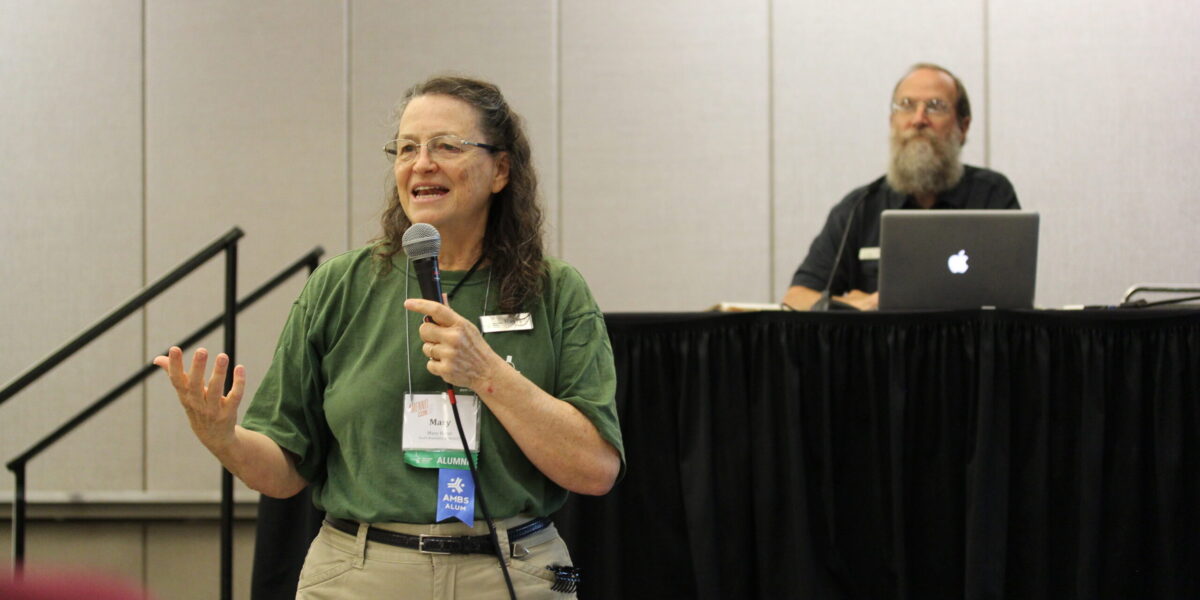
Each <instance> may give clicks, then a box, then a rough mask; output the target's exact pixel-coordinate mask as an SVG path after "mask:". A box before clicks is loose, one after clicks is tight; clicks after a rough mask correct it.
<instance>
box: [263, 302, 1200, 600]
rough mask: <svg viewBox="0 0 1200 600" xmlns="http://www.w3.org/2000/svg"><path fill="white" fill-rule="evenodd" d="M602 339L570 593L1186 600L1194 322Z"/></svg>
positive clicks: (736, 330)
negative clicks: (598, 396)
mask: <svg viewBox="0 0 1200 600" xmlns="http://www.w3.org/2000/svg"><path fill="white" fill-rule="evenodd" d="M607 322H608V327H609V334H610V336H611V339H612V343H613V352H614V357H615V359H616V365H617V375H618V382H619V383H618V396H617V404H618V409H619V411H620V416H621V425H622V430H623V432H624V439H625V448H626V458H627V466H628V470H627V474H626V476H625V478H624V479H623V480H622V481H621V482H620V483H619V484H618V485H617V486H616V488H615V489H614V490H613V492H612V493H610V494H609V495H607V496H605V497H601V498H591V497H579V496H573V497H572V499H571V500H570V501H569V502H568V504H567V506H566V507H564V508H563V510H562V511H560V512H559V513H558V515H556V522H557V524H558V526H559V528H560V529H561V530H562V532H563V536H564V537H565V538H566V539H567V541H568V543H569V544H570V546H571V548H572V553H573V556H574V559H575V562H576V565H578V566H581V567H582V568H583V569H584V570H585V571H584V578H585V579H584V584H583V586H582V587H581V591H580V597H582V598H714V599H715V598H872V599H875V598H903V599H907V598H921V599H923V598H969V599H983V598H1046V599H1051V598H1054V599H1057V598H1076V597H1078V598H1143V597H1145V598H1148V597H1153V598H1195V597H1200V575H1198V574H1197V572H1200V568H1198V567H1200V549H1198V547H1200V515H1198V514H1197V513H1198V509H1200V401H1198V400H1200V311H1186V310H1174V311H1168V310H1145V311H1117V310H1103V311H1095V312H1093V311H1086V312H1085V311H998V310H979V311H954V312H903V313H899V312H896V313H861V314H858V313H824V314H808V313H743V314H717V313H696V314H690V313H689V314H610V315H608V316H607ZM272 511H275V513H274V514H276V515H278V514H283V513H280V512H279V511H276V510H275V509H271V508H269V507H268V509H267V513H268V514H267V515H266V518H265V520H264V521H263V523H265V524H266V526H267V527H268V531H267V532H266V533H264V534H262V535H263V536H265V537H261V536H260V540H259V546H260V547H262V546H263V544H264V540H269V539H271V538H272V537H273V536H277V534H276V533H271V531H270V529H269V528H270V521H271V519H272V514H273V513H272ZM287 520H288V518H287V517H284V518H283V519H282V521H283V522H286V521H287ZM291 522H292V524H293V528H294V523H295V522H294V521H291ZM263 523H260V525H262V524H263ZM276 529H278V528H276ZM301 545H303V544H301ZM276 548H278V546H276ZM300 557H301V558H302V557H303V548H301V550H300ZM256 568H259V567H256ZM262 568H263V569H267V568H268V567H262ZM256 578H257V577H256ZM293 581H294V579H293ZM256 597H267V596H265V595H263V596H256Z"/></svg>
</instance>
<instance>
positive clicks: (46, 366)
mask: <svg viewBox="0 0 1200 600" xmlns="http://www.w3.org/2000/svg"><path fill="white" fill-rule="evenodd" d="M242 236H243V232H242V230H241V229H239V228H237V227H234V228H233V229H231V230H230V231H229V233H227V234H225V235H224V236H222V237H221V238H218V239H217V240H216V241H214V242H213V243H212V244H210V245H209V246H207V247H205V248H204V249H203V250H201V251H200V252H198V253H197V254H196V255H195V256H193V257H191V258H189V259H188V260H186V261H184V262H183V263H182V264H180V265H179V266H178V267H176V268H175V269H173V270H172V271H171V272H170V273H168V274H167V275H166V276H164V277H163V278H161V279H159V280H158V281H156V282H155V283H153V284H152V285H150V286H148V287H146V288H145V289H143V290H142V291H141V292H139V293H138V294H136V295H135V296H134V297H133V298H131V299H130V300H129V301H127V302H126V303H125V304H122V305H121V306H120V307H119V308H117V309H115V310H114V311H113V312H111V313H109V314H108V315H106V316H105V317H103V318H102V319H101V320H100V321H99V322H98V323H97V324H96V325H94V326H92V327H91V328H89V329H88V330H86V331H85V332H83V333H81V334H80V335H78V336H76V337H75V339H73V340H71V341H70V342H67V344H65V345H64V346H63V347H62V348H60V349H59V350H56V351H55V352H53V353H51V354H50V356H48V357H47V358H45V359H43V360H42V361H41V362H39V363H38V364H37V365H35V366H34V367H32V368H30V369H29V370H27V371H26V372H25V373H22V374H21V375H19V376H18V377H17V378H15V379H14V380H13V381H12V382H11V383H10V384H8V385H7V386H5V388H4V389H3V390H0V402H3V401H4V400H7V399H8V398H11V397H12V396H13V395H15V394H16V393H17V392H19V391H21V389H23V388H24V387H26V386H28V385H29V384H30V383H32V382H33V381H34V380H36V379H37V378H38V377H41V376H42V375H44V374H45V373H47V372H48V371H50V369H52V368H54V367H55V366H57V365H58V364H59V363H61V362H62V361H63V360H65V359H66V358H67V357H69V356H70V355H71V354H73V353H74V352H77V351H78V350H80V349H81V348H83V347H84V346H86V345H87V344H88V343H90V342H91V341H92V340H94V339H95V338H96V337H99V336H100V335H102V334H103V333H104V332H105V331H107V330H108V329H110V328H112V327H113V326H114V325H116V324H117V323H118V322H120V320H121V319H123V318H125V317H127V316H129V315H130V314H133V312H134V311H135V310H137V309H138V308H140V307H142V306H144V305H145V304H146V303H148V302H149V301H150V300H152V299H153V298H154V297H155V296H157V295H158V294H160V293H161V292H163V291H164V290H166V289H167V288H169V287H170V286H171V285H174V284H175V283H177V282H178V281H179V280H181V279H182V278H183V277H185V276H187V275H188V274H189V273H191V272H192V271H194V270H196V269H197V268H199V267H200V266H201V265H202V264H204V263H205V262H207V261H208V260H209V259H211V258H213V257H214V256H216V255H217V254H219V253H221V252H224V253H225V258H226V260H225V310H224V311H223V312H222V313H221V314H220V315H217V316H216V317H214V318H213V319H211V320H209V321H208V322H207V323H205V324H204V325H203V326H201V327H200V328H199V329H197V330H196V331H195V332H193V333H192V334H190V335H188V336H187V337H186V338H184V339H183V340H182V341H180V342H179V343H178V344H176V345H177V346H180V347H184V348H186V347H189V346H191V345H193V344H195V343H197V342H198V341H200V340H201V339H202V338H203V337H204V336H206V335H208V334H210V333H212V332H213V331H214V330H216V328H217V327H218V326H221V325H224V330H225V353H226V354H228V355H229V361H230V363H231V364H235V357H234V349H235V345H236V327H237V324H236V315H237V313H239V312H241V311H242V310H244V309H246V308H248V307H250V306H251V305H253V304H254V303H255V302H257V301H258V300H259V299H261V298H262V297H263V296H265V295H266V294H267V293H269V292H270V291H272V290H274V289H275V288H277V287H278V286H280V285H281V284H283V283H284V282H285V281H286V280H288V279H289V278H291V277H292V276H293V275H295V274H296V273H297V272H299V271H300V270H301V269H304V268H307V269H308V272H309V273H312V271H313V269H315V268H316V266H317V264H318V261H319V259H320V257H321V256H322V255H323V254H324V253H325V251H324V249H323V248H321V247H320V246H317V247H315V248H313V249H312V250H311V251H309V252H308V253H307V254H305V255H303V256H302V257H300V258H299V259H297V260H296V261H295V262H293V263H292V264H291V265H288V266H287V267H286V268H284V269H283V270H282V271H280V272H279V273H278V274H276V275H275V276H274V277H272V278H271V279H269V280H267V281H266V282H265V283H263V284H262V285H261V286H259V287H258V288H257V289H255V290H254V291H253V292H251V293H250V294H249V295H247V296H246V297H245V298H243V299H242V300H241V301H236V297H237V289H236V285H237V283H236V279H237V240H238V239H239V238H241V237H242ZM157 369H158V367H157V366H155V365H154V363H153V362H151V363H148V364H146V365H144V366H143V367H142V368H141V369H139V370H138V371H137V372H135V373H134V374H133V375H131V376H130V377H128V378H126V379H125V380H124V381H122V382H121V383H119V384H117V386H116V387H114V388H113V389H112V390H110V391H109V392H108V393H106V394H104V395H103V396H101V397H100V398H99V399H98V400H96V401H95V402H93V403H92V404H91V405H90V406H88V407H87V408H85V409H83V410H82V411H80V412H79V413H78V414H76V415H75V416H74V417H72V418H71V419H69V420H68V421H67V422H65V423H63V424H62V425H61V426H59V427H58V428H57V429H55V430H54V431H53V432H52V433H50V434H49V435H47V436H46V437H45V438H43V439H42V440H40V441H38V442H37V443H35V444H34V445H33V446H31V447H30V448H29V449H28V450H26V451H25V452H23V453H22V454H20V455H19V456H17V457H16V458H14V459H12V460H11V461H9V462H8V464H7V467H8V469H9V470H10V471H12V472H13V474H14V476H15V477H16V490H15V494H14V499H13V500H14V501H13V563H14V570H15V571H16V572H17V573H18V574H19V573H20V572H21V570H22V567H23V562H24V558H25V526H26V503H27V500H26V480H25V471H26V465H27V464H28V462H29V461H30V460H32V459H33V458H35V457H36V456H38V455H39V454H41V453H42V452H43V451H45V450H46V449H47V448H49V447H50V446H52V445H53V444H54V443H56V442H57V441H58V440H59V439H61V438H63V437H64V436H66V435H67V434H68V433H70V432H71V431H73V430H74V429H75V428H77V427H79V426H80V425H82V424H83V423H84V422H86V421H87V420H88V419H90V418H91V417H92V416H94V415H95V414H96V413H98V412H100V410H102V409H104V408H105V407H106V406H108V405H109V404H111V403H112V402H114V401H116V399H117V398H120V397H121V396H122V395H123V394H125V393H126V392H128V391H129V390H130V389H132V388H133V387H134V386H136V385H137V384H138V383H140V382H142V381H143V380H144V379H146V378H147V377H149V376H150V374H152V373H154V371H156V370H157ZM231 386H232V381H226V384H225V392H226V393H228V391H229V388H230V387H231ZM232 572H233V476H232V475H231V474H230V473H229V472H228V471H226V470H224V469H222V476H221V598H223V599H226V598H232V595H233V576H232Z"/></svg>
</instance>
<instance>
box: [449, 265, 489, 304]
mask: <svg viewBox="0 0 1200 600" xmlns="http://www.w3.org/2000/svg"><path fill="white" fill-rule="evenodd" d="M482 263H483V254H480V255H479V258H477V259H475V264H473V265H471V268H470V269H469V270H467V274H466V275H463V278H462V279H459V280H458V283H456V284H454V289H452V290H450V293H449V294H446V301H447V303H449V301H450V300H453V299H454V293H455V292H457V291H458V288H460V287H462V284H464V283H466V282H467V280H468V279H470V278H471V276H472V275H474V274H475V269H478V268H479V265H480V264H482Z"/></svg>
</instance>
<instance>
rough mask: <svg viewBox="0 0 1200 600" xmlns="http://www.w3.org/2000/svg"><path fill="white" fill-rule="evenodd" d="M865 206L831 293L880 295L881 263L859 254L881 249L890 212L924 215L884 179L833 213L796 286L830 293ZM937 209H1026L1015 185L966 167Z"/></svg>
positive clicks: (798, 274) (795, 278)
mask: <svg viewBox="0 0 1200 600" xmlns="http://www.w3.org/2000/svg"><path fill="white" fill-rule="evenodd" d="M860 200H861V201H862V206H861V207H859V209H858V214H857V216H855V218H854V223H853V224H852V226H851V228H850V234H849V236H848V237H847V238H846V249H845V250H844V251H843V253H842V264H841V266H840V267H839V268H838V273H837V277H835V278H834V280H833V285H832V287H831V291H832V293H833V295H834V296H838V295H841V294H845V293H846V292H849V291H850V290H862V291H864V292H868V293H871V292H874V291H875V290H877V289H879V260H878V259H875V258H872V259H867V260H863V259H860V258H859V252H860V251H861V250H862V249H863V248H878V247H879V219H880V217H881V215H882V214H883V211H884V210H885V209H889V208H912V209H920V206H918V205H917V203H916V200H915V199H914V198H913V197H912V196H908V195H905V194H901V193H900V192H897V191H896V190H894V189H892V188H891V186H889V185H888V184H887V179H886V177H880V178H879V179H876V180H875V181H873V182H871V183H870V184H868V185H865V186H863V187H860V188H858V189H856V190H854V191H852V192H850V193H849V194H847V195H846V197H845V198H842V201H841V202H838V203H837V204H836V205H835V206H834V207H833V209H832V210H830V211H829V218H828V219H827V220H826V221H825V227H824V228H822V229H821V233H819V234H817V237H816V238H815V239H813V242H812V245H811V246H810V247H809V249H808V256H806V257H805V258H804V262H803V263H801V264H800V267H799V268H797V269H796V273H795V274H794V275H792V285H802V286H804V287H807V288H810V289H814V290H823V289H825V282H826V281H827V280H828V279H829V271H830V270H831V269H832V268H833V261H834V257H835V256H837V248H838V244H839V243H840V242H841V240H842V232H843V231H845V229H846V221H847V219H849V217H850V210H851V209H852V208H853V207H854V206H855V205H857V204H858V203H859V201H860ZM933 208H935V209H946V208H972V209H981V208H1014V209H1015V208H1021V205H1020V204H1019V203H1018V202H1017V193H1016V192H1015V191H1013V186H1012V184H1011V183H1009V181H1008V179H1007V178H1006V177H1005V176H1004V175H1001V174H1000V173H997V172H995V171H989V170H987V169H981V168H979V167H972V166H970V165H964V167H963V176H962V180H960V181H959V182H958V185H956V186H954V187H953V188H951V189H949V190H947V191H945V192H942V193H941V194H938V197H937V200H936V202H935V203H934V205H933Z"/></svg>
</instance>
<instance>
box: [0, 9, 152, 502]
mask: <svg viewBox="0 0 1200 600" xmlns="http://www.w3.org/2000/svg"><path fill="white" fill-rule="evenodd" d="M140 32H141V3H140V2H138V1H123V2H108V3H105V4H104V5H103V6H101V5H99V4H90V3H78V2H76V3H65V4H64V3H61V2H60V3H47V2H34V1H23V2H5V3H4V6H3V8H2V9H0V57H2V58H0V81H3V90H4V91H3V92H2V93H0V138H2V139H3V140H4V142H3V144H0V255H2V256H3V258H0V281H3V282H4V285H3V289H2V291H0V314H2V315H3V317H2V318H0V385H4V384H6V383H8V382H10V381H11V380H12V379H13V378H14V377H16V376H17V375H18V374H19V373H22V372H24V371H25V370H26V369H28V368H29V367H31V366H33V364H35V363H36V362H38V361H40V360H41V359H43V358H45V357H46V356H47V355H49V354H50V353H51V352H52V351H54V350H56V349H58V348H59V347H61V346H62V345H63V344H64V343H65V342H66V341H67V340H68V339H70V338H72V337H74V336H75V335H76V334H78V333H79V332H81V331H82V330H84V329H85V328H87V327H89V326H91V325H92V324H93V323H94V322H95V321H97V320H99V319H100V318H101V317H102V316H104V315H105V314H106V313H108V312H109V311H110V310H112V309H113V308H114V307H115V306H117V305H118V304H120V303H122V302H123V301H125V300H126V299H128V298H129V297H130V296H132V295H133V294H134V292H136V291H137V290H138V289H139V288H140V287H141V286H142V240H141V222H142V149H141V122H142V112H141V101H140V97H141V47H140ZM141 334H142V327H141V319H140V318H139V317H138V315H134V316H133V317H132V318H131V319H130V320H129V321H126V323H125V324H123V325H121V326H119V327H118V328H117V329H114V330H113V331H111V332H110V333H109V334H107V335H105V336H104V337H102V338H100V339H99V340H97V341H96V342H93V343H92V345H90V346H88V347H87V348H86V349H85V350H84V351H82V352H81V353H80V354H77V355H75V357H74V358H72V359H70V360H68V361H67V362H66V363H64V364H63V365H61V366H59V367H58V368H57V369H55V370H53V371H51V372H50V373H49V374H47V375H45V376H44V377H43V378H42V379H41V380H39V382H38V383H36V384H34V385H33V386H31V387H29V388H26V389H25V391H23V392H22V393H21V394H19V395H17V396H15V397H13V398H11V399H10V400H8V401H7V402H6V403H5V404H3V405H0V461H2V462H7V461H8V460H10V459H12V458H14V457H15V456H16V455H17V454H19V453H21V452H24V451H25V450H26V449H27V448H28V447H29V446H30V445H32V444H33V443H35V442H37V441H38V440H39V439H41V438H42V437H44V436H45V435H47V434H49V433H50V432H51V431H53V430H54V429H56V428H57V427H58V426H59V425H61V424H62V423H63V422H65V421H66V420H67V419H68V418H70V417H71V416H73V415H74V414H75V413H76V412H78V411H79V410H81V409H82V408H83V407H85V406H87V405H89V404H91V403H92V402H93V401H94V400H96V399H97V398H98V397H99V395H100V394H101V393H102V392H104V391H106V390H107V389H109V388H111V387H112V386H114V385H115V384H117V383H118V382H119V381H121V380H122V379H124V378H125V377H126V376H127V375H128V374H129V373H131V372H133V371H134V370H136V369H137V368H138V367H139V366H140V365H139V360H140V358H141V352H142V350H141ZM140 396H141V395H140V393H137V392H135V393H133V394H130V395H129V396H127V397H124V398H122V399H120V400H119V401H118V402H117V404H116V405H114V406H111V407H110V408H108V409H107V410H105V411H104V412H103V413H101V414H100V416H98V417H97V418H96V419H94V420H93V421H91V422H89V423H87V424H86V425H84V427H83V428H81V429H79V430H77V431H75V432H74V433H73V434H71V435H70V436H69V437H67V438H65V439H64V440H63V441H61V442H60V443H59V444H58V445H56V446H54V447H53V448H52V449H50V450H49V451H48V452H47V453H45V454H43V455H41V457H39V458H37V459H35V460H34V461H33V462H31V463H30V464H29V486H30V489H31V490H45V489H54V490H96V489H122V488H129V487H138V486H140V485H141V471H140V469H141V458H142V438H141V421H142V417H141V414H142V403H141V397H140ZM12 485H13V481H12V478H11V477H10V476H9V473H7V471H6V472H5V476H4V477H2V478H0V494H7V493H9V492H10V490H11V489H12Z"/></svg>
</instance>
